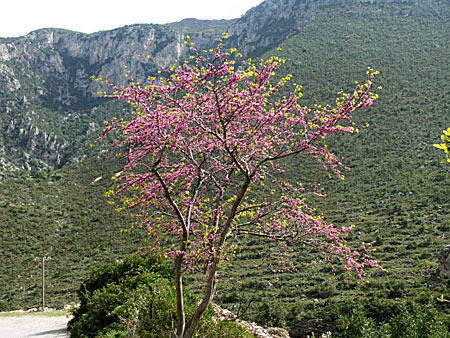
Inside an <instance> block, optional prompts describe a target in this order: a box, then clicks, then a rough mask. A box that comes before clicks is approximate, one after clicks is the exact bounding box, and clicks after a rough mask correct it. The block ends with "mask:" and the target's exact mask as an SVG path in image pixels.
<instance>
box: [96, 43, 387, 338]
mask: <svg viewBox="0 0 450 338" xmlns="http://www.w3.org/2000/svg"><path fill="white" fill-rule="evenodd" d="M224 38H226V36H224ZM186 43H187V41H186ZM190 49H191V50H192V51H193V53H192V54H193V55H192V56H191V62H185V63H184V64H182V65H180V66H176V65H172V66H171V67H170V68H168V69H165V70H163V71H162V75H161V77H160V78H156V77H149V78H148V81H147V82H146V84H145V86H144V84H142V85H141V84H139V83H138V82H135V81H134V80H132V79H131V80H130V82H129V85H128V86H126V87H120V88H119V87H113V88H114V93H113V94H111V95H109V96H111V97H114V98H116V99H119V100H126V101H128V102H129V103H130V104H131V105H132V106H133V108H134V117H133V119H132V120H131V121H129V122H126V121H123V120H117V119H114V120H112V121H110V122H109V123H108V125H107V127H106V129H105V131H104V133H103V135H102V136H101V137H100V138H103V137H104V136H105V135H107V134H109V133H111V132H112V131H114V133H115V135H116V138H117V139H116V141H115V145H116V146H117V147H119V149H120V148H122V150H123V156H124V157H125V158H126V159H127V162H128V163H127V165H126V166H125V167H124V169H123V171H122V172H121V174H120V175H119V176H120V177H119V178H118V180H119V183H118V184H117V187H116V189H113V190H112V191H111V193H112V192H113V191H115V192H117V193H119V194H120V193H123V192H125V191H127V190H128V191H129V194H125V195H124V197H123V200H124V203H125V205H126V207H127V208H130V209H134V210H135V216H136V217H137V219H138V221H137V222H138V224H140V225H143V226H145V227H146V228H147V231H148V234H149V239H150V240H151V244H150V245H149V246H148V248H147V249H148V250H149V251H151V252H159V253H160V254H164V255H165V256H168V257H173V259H174V268H175V287H176V296H177V297H176V298H177V332H176V335H177V337H191V336H192V335H193V333H194V332H195V330H196V327H197V324H198V321H199V319H200V317H201V315H202V313H203V312H204V311H205V310H206V309H207V306H208V304H210V302H211V301H212V299H213V296H214V293H215V290H216V285H217V282H218V277H219V271H220V269H221V268H223V267H224V265H225V263H226V262H227V260H229V259H230V258H231V255H232V254H233V252H234V251H235V249H236V247H237V241H236V239H237V238H238V237H240V236H255V237H256V238H259V239H261V240H266V241H270V242H273V243H276V244H278V245H276V246H274V245H271V248H272V249H273V248H274V247H276V249H277V251H276V255H275V254H274V258H275V260H276V261H275V262H272V263H271V264H270V267H271V269H272V270H273V272H274V273H279V272H282V271H283V270H288V269H293V268H294V266H293V263H292V257H293V256H295V255H296V254H297V253H298V252H297V251H298V250H299V248H301V247H303V246H305V245H310V246H315V247H316V248H318V249H319V250H321V252H322V254H323V255H324V257H325V259H327V260H329V261H330V262H331V260H332V257H333V256H341V257H342V258H343V259H344V261H345V265H346V270H347V271H348V272H349V273H354V274H355V275H356V276H357V277H359V278H362V276H363V275H364V268H365V267H368V266H378V264H377V262H376V261H374V260H372V259H371V258H370V256H369V251H370V249H369V248H368V246H367V245H362V247H361V249H360V251H359V252H358V251H353V250H351V249H350V248H349V247H348V246H347V245H346V244H345V243H344V240H343V238H342V237H343V234H344V233H346V232H348V231H349V230H350V229H349V228H345V227H340V228H338V227H335V226H333V225H332V224H328V223H326V222H325V221H324V220H323V218H321V217H319V216H317V215H315V212H314V211H313V210H312V209H311V208H310V207H308V206H307V204H306V202H305V195H306V194H307V191H306V190H305V188H304V187H303V186H302V185H301V184H299V183H297V182H295V181H294V179H293V178H292V177H288V176H287V175H286V174H285V171H284V169H283V168H284V167H285V166H286V161H285V160H286V159H288V158H294V157H295V158H299V157H300V156H301V155H303V156H305V157H312V158H314V159H315V160H317V161H318V162H319V163H320V164H321V166H322V167H323V169H325V170H329V171H330V172H331V173H333V174H334V175H336V176H338V177H341V178H343V176H342V175H341V172H340V167H341V166H342V164H341V163H340V162H339V160H338V158H337V156H336V155H334V154H333V153H331V152H330V151H329V150H328V149H327V147H326V146H325V145H324V143H323V139H324V138H325V137H327V135H329V134H335V133H352V132H355V131H357V130H356V128H355V127H354V123H352V119H351V116H350V114H351V113H352V112H354V111H355V110H358V109H360V108H364V107H368V106H370V105H372V103H373V102H374V100H375V99H376V98H377V95H376V94H374V93H372V92H370V89H371V86H372V81H373V78H374V76H375V75H376V72H375V71H373V70H371V69H369V70H368V71H367V75H368V79H367V81H365V83H363V84H357V85H356V88H355V90H354V91H353V92H352V93H350V94H344V93H340V95H341V97H339V98H338V99H337V100H336V105H335V106H334V107H333V108H332V107H330V106H320V105H316V106H315V107H314V108H313V109H310V108H307V107H302V106H301V105H300V104H299V103H298V99H299V98H300V97H301V96H302V95H301V92H300V91H301V86H299V85H296V84H294V85H293V87H292V90H289V89H286V88H284V89H283V91H284V92H289V91H290V94H289V96H287V97H281V90H282V88H283V87H287V84H288V83H289V80H290V79H291V76H285V77H282V78H281V79H279V80H278V81H274V82H272V81H273V80H272V79H273V76H274V75H275V71H276V70H277V69H278V68H279V66H280V65H281V64H282V63H284V62H285V60H284V59H282V58H280V57H276V56H274V57H271V58H269V59H268V60H266V61H264V60H261V61H260V62H258V63H254V62H252V61H251V60H250V59H249V60H247V62H243V63H242V64H241V65H240V66H239V67H237V66H236V65H235V61H233V59H237V58H239V57H242V55H240V54H239V53H236V50H234V49H232V50H230V51H228V52H223V51H222V44H221V43H220V44H219V45H218V46H217V48H215V49H211V50H209V51H202V52H200V51H197V50H196V49H195V48H194V47H192V45H191V44H190ZM312 192H313V193H316V194H320V192H318V191H315V192H314V191H312ZM268 252H269V251H268ZM189 270H196V271H201V272H203V273H204V275H205V289H204V291H203V296H202V301H201V302H200V303H199V304H198V307H197V309H196V311H195V313H194V314H193V315H192V317H191V318H188V320H186V318H185V309H184V304H183V279H182V277H183V274H184V273H185V272H186V271H189Z"/></svg>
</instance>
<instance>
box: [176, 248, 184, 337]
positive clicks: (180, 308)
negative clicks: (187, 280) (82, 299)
mask: <svg viewBox="0 0 450 338" xmlns="http://www.w3.org/2000/svg"><path fill="white" fill-rule="evenodd" d="M182 263H183V256H182V255H180V256H177V258H176V259H175V293H176V298H177V337H178V338H183V336H184V329H185V325H186V318H185V314H184V300H183V280H182V274H181V267H182Z"/></svg>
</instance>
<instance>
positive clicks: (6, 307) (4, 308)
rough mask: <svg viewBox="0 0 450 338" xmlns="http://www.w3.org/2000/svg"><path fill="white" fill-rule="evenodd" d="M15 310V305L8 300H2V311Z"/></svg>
mask: <svg viewBox="0 0 450 338" xmlns="http://www.w3.org/2000/svg"><path fill="white" fill-rule="evenodd" d="M13 310H15V308H14V305H12V304H11V303H8V302H4V301H0V312H8V311H13Z"/></svg>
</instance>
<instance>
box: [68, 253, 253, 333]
mask: <svg viewBox="0 0 450 338" xmlns="http://www.w3.org/2000/svg"><path fill="white" fill-rule="evenodd" d="M171 276H172V273H171V269H170V267H169V266H168V265H167V264H166V263H165V262H164V261H161V260H158V259H155V258H150V259H146V258H143V257H139V256H132V257H128V258H126V259H125V260H124V261H123V262H117V263H114V264H108V265H102V266H100V267H98V268H97V269H95V270H94V271H92V273H91V274H90V275H89V276H88V277H87V278H86V280H85V281H84V282H83V283H82V284H81V286H80V290H79V292H78V294H79V297H80V301H81V303H80V307H79V308H78V309H77V310H76V311H75V312H74V318H73V319H72V320H71V321H70V323H69V329H70V333H71V336H72V337H75V338H76V337H111V338H112V337H140V338H159V337H173V336H174V332H175V330H176V300H175V298H176V297H175V289H174V287H173V283H172V281H171V279H172V277H171ZM184 302H185V306H186V317H187V318H189V316H190V315H191V314H192V313H193V312H194V310H195V307H196V304H197V302H198V299H197V297H195V296H192V295H191V294H189V293H187V292H185V299H184ZM213 314H214V312H213V310H212V309H208V310H207V311H206V312H205V314H204V316H203V317H202V320H201V321H200V323H199V328H198V331H197V336H198V337H211V338H213V337H230V338H231V337H250V336H249V335H247V333H246V332H245V330H244V329H243V328H241V327H238V326H237V325H236V324H235V323H216V322H215V321H214V320H213Z"/></svg>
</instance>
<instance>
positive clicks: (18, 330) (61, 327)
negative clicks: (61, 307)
mask: <svg viewBox="0 0 450 338" xmlns="http://www.w3.org/2000/svg"><path fill="white" fill-rule="evenodd" d="M68 321H69V318H67V317H43V316H20V317H0V337H1V338H66V337H70V335H69V333H68V331H67V322H68Z"/></svg>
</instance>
